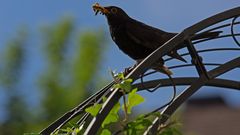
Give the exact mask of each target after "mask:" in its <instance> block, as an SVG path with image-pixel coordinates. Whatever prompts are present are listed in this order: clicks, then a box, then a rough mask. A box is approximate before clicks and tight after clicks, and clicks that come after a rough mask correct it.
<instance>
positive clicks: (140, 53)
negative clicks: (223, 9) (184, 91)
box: [93, 4, 219, 74]
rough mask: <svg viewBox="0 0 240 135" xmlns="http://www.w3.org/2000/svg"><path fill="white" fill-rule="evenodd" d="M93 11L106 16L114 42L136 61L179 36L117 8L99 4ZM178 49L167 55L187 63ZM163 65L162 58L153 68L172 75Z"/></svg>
mask: <svg viewBox="0 0 240 135" xmlns="http://www.w3.org/2000/svg"><path fill="white" fill-rule="evenodd" d="M93 10H94V11H95V12H96V14H98V12H100V13H102V14H103V15H105V16H106V18H107V21H108V25H109V29H110V32H111V37H112V39H113V41H114V42H115V43H116V44H117V46H118V47H119V48H120V49H121V50H122V51H123V52H124V53H126V54H127V55H128V56H130V57H131V58H132V59H134V60H136V61H141V60H142V59H144V58H145V57H147V56H148V55H149V54H150V53H152V52H153V51H154V50H155V49H157V48H158V47H159V46H161V45H163V44H164V43H165V42H167V41H168V40H169V39H171V38H172V37H174V36H175V35H176V34H177V33H170V32H166V31H163V30H160V29H157V28H154V27H152V26H149V25H146V24H144V23H142V22H139V21H137V20H135V19H132V18H131V17H129V16H128V15H127V14H126V12H124V11H123V10H122V9H121V8H119V7H116V6H108V7H102V6H100V5H99V4H95V5H93ZM218 34H219V32H211V33H203V34H201V35H196V36H194V37H193V39H202V38H212V37H215V36H218ZM177 49H180V48H176V49H174V50H173V51H171V52H170V53H169V54H167V55H168V56H170V57H173V58H175V59H178V60H181V61H183V62H186V60H185V59H184V58H182V57H181V56H180V55H179V54H178V53H177ZM163 65H164V61H163V59H162V58H161V59H159V62H158V63H156V64H154V65H153V67H152V68H153V69H159V70H162V69H163V70H166V71H164V72H165V73H167V74H171V71H170V70H168V69H167V68H166V67H165V66H163Z"/></svg>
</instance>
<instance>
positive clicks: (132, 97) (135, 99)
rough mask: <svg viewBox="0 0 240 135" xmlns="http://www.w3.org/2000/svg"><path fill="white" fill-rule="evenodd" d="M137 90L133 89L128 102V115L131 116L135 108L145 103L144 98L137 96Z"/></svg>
mask: <svg viewBox="0 0 240 135" xmlns="http://www.w3.org/2000/svg"><path fill="white" fill-rule="evenodd" d="M136 92H137V88H135V89H133V90H132V91H131V92H130V93H129V94H128V101H127V109H128V110H127V113H128V114H131V112H132V108H133V107H134V106H137V105H139V104H141V103H142V102H144V98H143V97H142V96H141V95H139V94H137V93H136Z"/></svg>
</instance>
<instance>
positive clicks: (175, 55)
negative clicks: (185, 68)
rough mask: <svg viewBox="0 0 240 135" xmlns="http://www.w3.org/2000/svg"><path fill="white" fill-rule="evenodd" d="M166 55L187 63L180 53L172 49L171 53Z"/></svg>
mask: <svg viewBox="0 0 240 135" xmlns="http://www.w3.org/2000/svg"><path fill="white" fill-rule="evenodd" d="M168 56H170V57H172V58H175V59H178V60H180V61H183V62H185V63H187V61H186V60H185V59H184V58H183V57H182V56H181V55H179V54H178V53H177V51H172V52H171V53H169V54H168Z"/></svg>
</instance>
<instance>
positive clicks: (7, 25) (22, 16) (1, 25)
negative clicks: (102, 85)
mask: <svg viewBox="0 0 240 135" xmlns="http://www.w3.org/2000/svg"><path fill="white" fill-rule="evenodd" d="M95 2H98V3H100V4H101V5H116V6H120V7H122V8H123V9H124V10H125V11H127V13H128V14H129V15H130V16H131V17H133V18H135V19H137V20H140V21H142V22H144V23H146V24H149V25H152V26H155V27H157V28H161V29H163V30H166V31H170V32H180V31H182V30H183V29H184V28H186V27H189V26H191V25H193V24H194V23H196V22H198V21H200V20H202V19H205V18H206V17H210V16H212V15H214V14H216V13H219V12H222V11H225V10H227V9H231V8H233V7H237V6H239V5H240V1H239V0H218V1H210V0H198V1H193V0H181V1H179V0H138V1H136V0H135V1H133V0H132V1H123V0H118V1H117V0H114V1H110V0H98V1H96V0H88V1H83V0H81V1H80V0H51V1H50V0H18V1H17V0H15V1H13V0H1V1H0V17H1V18H2V19H1V21H0V44H1V45H0V47H3V44H5V43H6V42H7V40H8V39H11V37H13V36H14V34H16V30H17V29H18V28H19V27H20V26H22V25H26V26H27V27H28V28H29V31H30V32H31V40H35V39H36V36H38V34H39V28H40V27H41V26H43V25H45V24H52V23H55V22H57V21H58V20H60V19H61V17H63V16H65V15H70V16H73V17H74V19H75V21H76V23H77V27H79V29H85V30H87V29H98V28H104V29H105V30H106V31H108V27H107V22H106V20H105V18H104V17H103V16H100V15H98V16H94V13H93V11H92V8H91V6H92V4H94V3H95ZM107 37H108V39H109V44H111V45H110V47H109V49H108V52H107V54H106V56H105V57H104V59H105V61H106V62H105V63H104V65H103V69H106V70H103V74H105V75H106V76H108V75H109V73H108V69H109V68H111V69H116V70H118V71H121V70H123V68H124V67H128V66H130V65H132V64H133V63H134V61H133V60H131V59H130V58H128V57H127V56H126V55H124V54H123V53H122V52H120V51H119V50H118V48H117V47H116V46H115V45H114V43H113V42H112V41H111V39H110V35H109V34H108V35H107ZM34 46H35V48H34V49H32V50H29V51H30V54H29V55H30V56H31V58H33V59H34V60H32V59H29V63H30V64H31V66H30V67H29V69H27V71H28V72H27V73H26V79H25V81H24V83H23V85H24V86H25V87H26V88H27V87H29V86H32V87H34V84H33V82H31V80H32V77H33V76H34V75H36V74H40V73H41V72H40V70H39V69H41V68H42V67H41V65H40V64H38V63H41V60H42V59H41V58H39V56H38V54H39V53H38V51H39V49H40V47H39V46H37V45H34ZM216 58H217V57H214V58H213V61H214V60H216ZM183 73H186V72H183ZM231 77H232V76H231ZM234 77H235V78H239V77H240V75H239V71H238V74H236V75H235V76H234ZM209 90H210V91H209ZM209 93H213V94H216V93H217V94H220V95H224V96H225V97H227V98H226V99H227V100H228V101H229V102H231V103H237V104H238V103H239V104H240V100H239V97H240V95H239V94H240V93H236V92H230V91H229V92H225V91H221V92H220V91H219V90H218V88H217V89H216V88H208V89H204V90H203V92H200V93H199V95H211V94H209ZM150 95H151V94H149V96H150ZM0 97H1V95H0ZM33 98H34V97H33Z"/></svg>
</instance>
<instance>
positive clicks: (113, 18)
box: [92, 3, 129, 25]
mask: <svg viewBox="0 0 240 135" xmlns="http://www.w3.org/2000/svg"><path fill="white" fill-rule="evenodd" d="M92 8H93V11H94V12H95V15H97V14H98V13H100V14H102V15H105V16H106V18H107V20H108V23H109V24H110V25H111V24H120V23H122V22H123V21H125V20H126V19H128V18H129V16H128V15H127V14H126V13H125V12H124V11H123V10H122V9H121V8H119V7H116V6H107V7H103V6H100V5H99V4H98V3H96V4H94V5H93V6H92Z"/></svg>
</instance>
